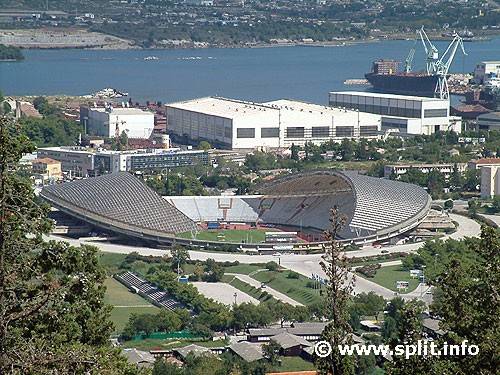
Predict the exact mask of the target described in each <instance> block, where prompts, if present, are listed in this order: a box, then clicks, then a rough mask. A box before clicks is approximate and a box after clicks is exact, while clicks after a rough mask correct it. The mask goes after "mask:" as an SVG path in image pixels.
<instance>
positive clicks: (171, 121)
mask: <svg viewBox="0 0 500 375" xmlns="http://www.w3.org/2000/svg"><path fill="white" fill-rule="evenodd" d="M166 112H167V127H168V129H169V131H170V132H171V134H172V135H174V136H177V137H185V138H187V139H189V140H191V141H201V140H206V141H209V142H210V143H211V144H212V145H214V146H218V147H222V148H229V149H250V150H251V149H255V148H257V147H267V148H279V147H290V146H291V145H292V144H296V145H301V146H302V145H304V144H305V143H306V142H313V143H316V144H321V143H324V142H327V141H329V140H337V141H341V140H342V139H344V138H351V139H359V138H360V137H363V138H375V137H376V136H377V133H378V131H380V127H381V124H380V116H379V115H375V114H370V113H362V112H359V111H352V110H346V109H338V108H331V107H328V106H321V105H317V104H310V103H304V102H300V101H293V100H277V101H272V102H267V103H253V102H244V101H239V100H233V99H226V98H219V97H206V98H200V99H194V100H188V101H184V102H178V103H172V104H168V105H167V106H166Z"/></svg>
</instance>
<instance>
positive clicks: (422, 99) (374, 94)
mask: <svg viewBox="0 0 500 375" xmlns="http://www.w3.org/2000/svg"><path fill="white" fill-rule="evenodd" d="M330 94H344V95H357V96H370V97H377V98H387V99H401V100H416V101H419V102H435V101H443V102H444V101H446V102H448V100H447V99H439V98H430V97H424V96H410V95H396V94H383V93H378V92H366V91H331V92H330Z"/></svg>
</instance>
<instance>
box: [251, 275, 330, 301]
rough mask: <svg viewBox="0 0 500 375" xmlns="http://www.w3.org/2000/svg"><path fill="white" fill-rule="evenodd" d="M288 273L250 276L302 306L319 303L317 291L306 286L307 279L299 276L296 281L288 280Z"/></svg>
mask: <svg viewBox="0 0 500 375" xmlns="http://www.w3.org/2000/svg"><path fill="white" fill-rule="evenodd" d="M289 272H290V271H288V270H284V271H281V272H272V271H262V272H258V273H256V274H255V275H252V277H253V278H254V279H255V280H258V281H260V282H264V283H266V284H268V285H269V286H270V287H271V288H273V289H276V290H277V291H279V292H281V293H284V294H286V295H287V296H289V297H290V298H292V299H294V300H295V301H297V302H300V303H302V304H304V305H310V304H313V303H315V302H319V301H321V298H320V295H319V291H318V290H317V289H312V288H309V287H307V286H306V285H307V282H308V281H309V279H308V278H306V277H304V276H302V275H300V276H299V278H298V279H289V278H287V275H288V273H289Z"/></svg>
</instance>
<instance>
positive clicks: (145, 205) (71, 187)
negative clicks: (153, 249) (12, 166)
mask: <svg viewBox="0 0 500 375" xmlns="http://www.w3.org/2000/svg"><path fill="white" fill-rule="evenodd" d="M41 196H42V198H44V199H46V200H48V201H49V202H51V203H52V204H53V205H55V206H56V207H57V206H59V208H60V209H61V210H63V211H70V212H73V213H77V214H80V215H82V216H83V217H86V216H88V214H89V213H92V214H94V215H96V216H98V217H99V218H104V219H108V223H109V224H110V225H112V224H115V225H117V226H120V224H123V225H122V226H123V227H124V228H125V227H126V228H132V230H134V229H135V230H137V229H147V230H151V231H157V232H163V233H170V234H174V233H179V232H185V231H189V230H195V229H196V224H195V223H194V222H193V221H192V220H190V219H189V218H188V217H187V216H186V215H184V214H183V213H182V212H181V211H179V210H178V209H176V208H175V207H173V206H172V205H171V204H169V203H168V202H167V201H166V200H164V199H162V198H161V197H160V196H158V194H156V193H155V192H154V191H153V190H152V189H150V188H149V187H148V186H146V184H144V183H143V182H142V181H141V180H139V179H138V178H136V177H134V176H133V175H131V174H130V173H127V172H120V173H113V174H108V175H104V176H99V177H94V178H88V179H85V180H78V181H73V182H68V183H64V184H57V185H50V186H47V187H45V188H44V189H43V190H42V192H41Z"/></svg>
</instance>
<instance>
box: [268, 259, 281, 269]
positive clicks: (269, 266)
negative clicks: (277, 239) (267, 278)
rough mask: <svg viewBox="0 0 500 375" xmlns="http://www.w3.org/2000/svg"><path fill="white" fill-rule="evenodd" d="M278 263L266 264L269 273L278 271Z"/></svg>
mask: <svg viewBox="0 0 500 375" xmlns="http://www.w3.org/2000/svg"><path fill="white" fill-rule="evenodd" d="M278 267H279V266H278V263H276V262H273V261H271V262H267V263H266V268H267V269H268V270H269V271H276V270H277V269H278Z"/></svg>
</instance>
